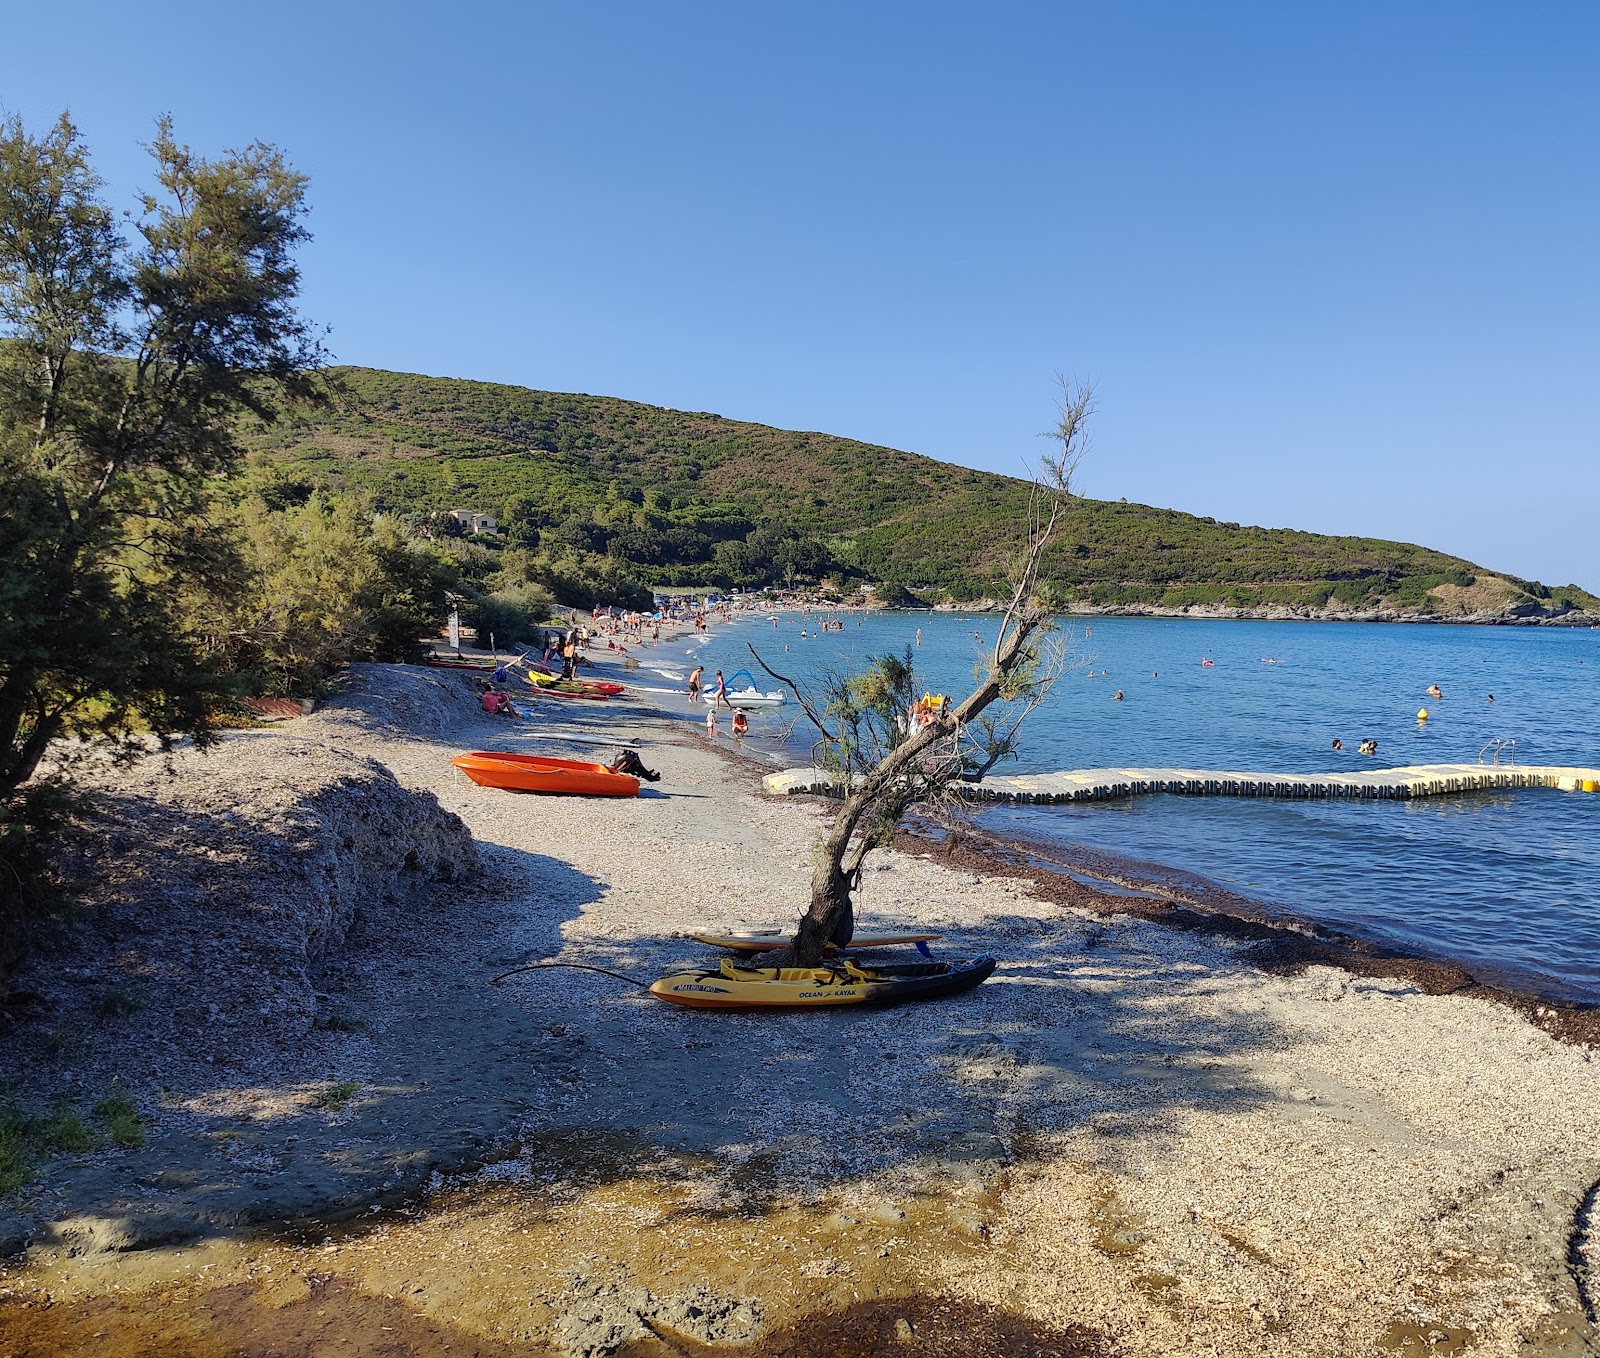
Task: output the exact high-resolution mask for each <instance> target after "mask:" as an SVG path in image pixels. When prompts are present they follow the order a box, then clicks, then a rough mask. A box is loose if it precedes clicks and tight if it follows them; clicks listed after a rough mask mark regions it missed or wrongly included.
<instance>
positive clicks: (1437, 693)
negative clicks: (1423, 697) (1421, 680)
mask: <svg viewBox="0 0 1600 1358" xmlns="http://www.w3.org/2000/svg"><path fill="white" fill-rule="evenodd" d="M1428 696H1429V697H1430V698H1442V697H1444V692H1443V690H1441V689H1440V687H1439V685H1437V684H1429V685H1428Z"/></svg>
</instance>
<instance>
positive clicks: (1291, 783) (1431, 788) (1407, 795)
mask: <svg viewBox="0 0 1600 1358" xmlns="http://www.w3.org/2000/svg"><path fill="white" fill-rule="evenodd" d="M762 783H763V784H764V786H765V787H766V790H767V791H768V792H774V793H814V794H817V795H821V796H827V797H838V796H841V795H842V789H843V786H844V781H843V779H841V778H840V777H839V775H838V774H836V773H831V772H829V771H828V770H827V769H818V768H806V769H785V770H784V771H783V772H782V773H769V774H768V775H767V776H766V777H765V778H764V779H762ZM958 786H959V788H960V790H961V792H962V793H963V794H964V795H965V796H967V797H969V798H971V799H972V800H973V801H980V802H1036V803H1047V802H1104V801H1112V800H1114V799H1117V798H1121V797H1142V796H1145V795H1147V794H1149V793H1152V792H1167V793H1173V794H1175V795H1177V796H1180V797H1287V798H1299V799H1302V800H1332V799H1345V798H1348V799H1350V800H1354V801H1409V800H1410V799H1411V798H1413V797H1446V796H1450V795H1451V794H1453V793H1460V792H1492V791H1497V790H1499V789H1501V788H1519V787H1552V788H1559V789H1561V791H1563V792H1600V769H1575V768H1562V767H1555V766H1550V765H1533V764H1414V765H1409V766H1407V767H1405V768H1398V769H1361V770H1356V771H1353V772H1342V771H1341V772H1337V773H1228V772H1217V771H1215V770H1210V769H1073V770H1071V771H1068V772H1063V773H1029V774H1015V775H1011V776H1009V777H1005V776H1002V777H988V778H985V779H984V780H983V781H982V782H980V783H962V784H959V785H958Z"/></svg>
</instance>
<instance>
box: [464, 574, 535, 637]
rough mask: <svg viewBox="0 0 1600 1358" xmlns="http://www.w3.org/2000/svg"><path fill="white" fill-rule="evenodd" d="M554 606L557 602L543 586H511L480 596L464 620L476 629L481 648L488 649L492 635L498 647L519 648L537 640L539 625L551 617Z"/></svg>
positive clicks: (470, 607)
mask: <svg viewBox="0 0 1600 1358" xmlns="http://www.w3.org/2000/svg"><path fill="white" fill-rule="evenodd" d="M554 607H555V601H554V600H553V599H552V598H551V597H550V593H549V591H548V590H546V589H544V588H543V587H542V586H540V585H512V586H510V587H509V588H507V589H497V590H495V591H494V592H493V593H492V594H485V595H481V596H479V598H478V599H477V600H476V601H475V602H473V603H472V604H471V605H469V607H468V608H467V610H466V618H465V620H466V621H467V622H468V623H469V624H470V625H471V626H472V627H473V628H474V629H476V631H477V633H478V644H479V645H480V646H487V645H488V644H489V638H490V636H491V635H492V636H493V637H494V644H495V645H496V646H498V647H509V646H520V645H524V644H528V643H531V642H532V641H533V640H534V639H535V633H537V632H538V631H539V630H540V626H539V624H541V623H542V622H544V621H545V620H546V619H548V618H549V617H550V613H551V610H552V609H553V608H554Z"/></svg>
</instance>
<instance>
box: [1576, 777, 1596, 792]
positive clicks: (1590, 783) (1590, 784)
mask: <svg viewBox="0 0 1600 1358" xmlns="http://www.w3.org/2000/svg"><path fill="white" fill-rule="evenodd" d="M1578 786H1579V787H1581V788H1582V789H1583V790H1584V791H1585V792H1600V778H1585V779H1584V780H1583V781H1582V782H1581V783H1579V784H1578Z"/></svg>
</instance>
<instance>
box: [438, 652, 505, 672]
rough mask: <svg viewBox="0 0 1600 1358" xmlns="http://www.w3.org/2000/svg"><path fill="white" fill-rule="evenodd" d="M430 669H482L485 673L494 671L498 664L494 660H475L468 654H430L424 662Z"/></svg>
mask: <svg viewBox="0 0 1600 1358" xmlns="http://www.w3.org/2000/svg"><path fill="white" fill-rule="evenodd" d="M422 663H423V664H424V665H426V666H428V668H429V669H435V670H482V671H483V672H484V673H485V674H488V673H490V672H492V671H493V670H494V669H495V666H496V664H497V662H496V661H493V660H488V659H484V660H473V659H471V658H470V657H466V656H454V655H430V656H429V657H428V658H427V659H426V660H424V661H423V662H422Z"/></svg>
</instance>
